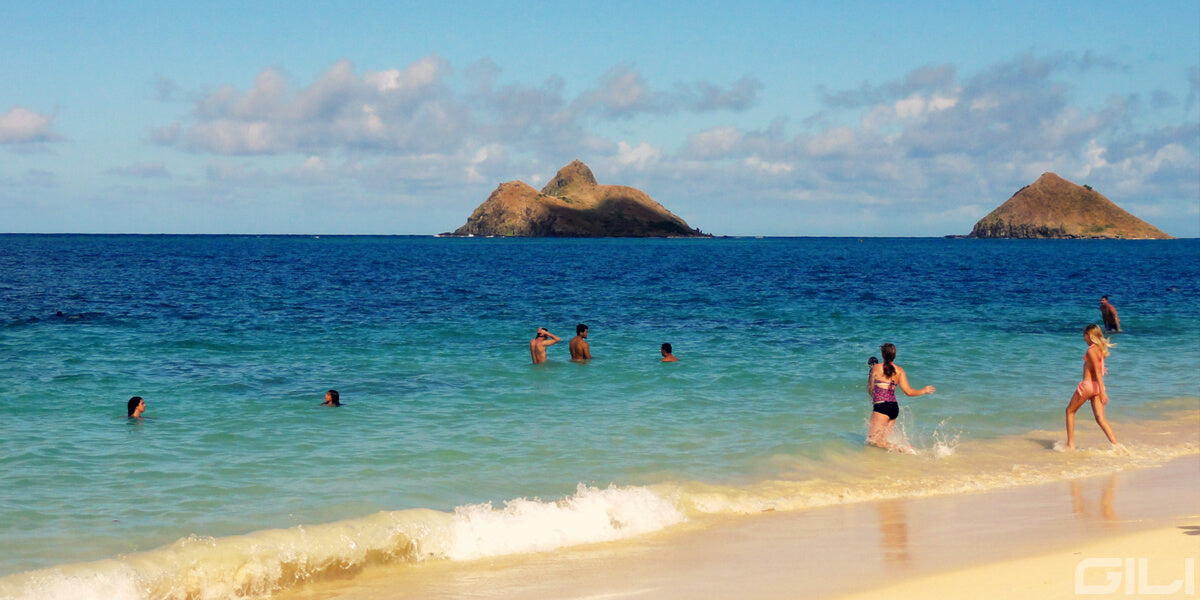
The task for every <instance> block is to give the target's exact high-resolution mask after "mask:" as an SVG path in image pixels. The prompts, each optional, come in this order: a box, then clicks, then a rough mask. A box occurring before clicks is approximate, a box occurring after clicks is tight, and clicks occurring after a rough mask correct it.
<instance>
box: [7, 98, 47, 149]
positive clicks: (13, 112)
mask: <svg viewBox="0 0 1200 600" xmlns="http://www.w3.org/2000/svg"><path fill="white" fill-rule="evenodd" d="M53 123H54V117H53V116H49V115H43V114H39V113H35V112H33V111H31V110H28V109H26V108H23V107H20V106H14V107H12V108H10V109H9V110H8V112H6V113H4V114H3V115H0V144H38V143H46V142H57V141H61V140H62V139H63V137H62V136H61V135H59V134H57V133H55V132H54V131H51V128H50V127H51V125H52V124H53Z"/></svg>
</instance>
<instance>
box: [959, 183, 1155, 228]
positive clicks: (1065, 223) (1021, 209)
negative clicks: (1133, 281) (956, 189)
mask: <svg viewBox="0 0 1200 600" xmlns="http://www.w3.org/2000/svg"><path fill="white" fill-rule="evenodd" d="M966 237H971V238H1025V239H1030V238H1061V239H1125V240H1134V239H1138V240H1145V239H1151V240H1167V239H1172V238H1171V236H1169V235H1167V234H1165V233H1163V232H1162V231H1161V230H1160V229H1158V228H1157V227H1155V226H1153V225H1151V224H1149V223H1147V222H1145V221H1143V220H1141V219H1139V218H1137V217H1135V216H1133V215H1132V214H1129V213H1128V212H1127V211H1125V209H1123V208H1121V207H1120V206H1117V205H1116V204H1115V203H1113V201H1112V200H1109V199H1108V198H1105V197H1104V196H1103V195H1102V194H1100V193H1099V192H1097V191H1096V190H1093V189H1092V188H1091V187H1090V186H1086V185H1077V184H1075V183H1071V182H1070V181H1067V180H1066V179H1063V178H1062V177H1059V176H1058V175H1055V174H1054V173H1043V174H1042V176H1041V177H1039V178H1038V180H1037V181H1035V182H1033V183H1032V184H1030V185H1027V186H1025V187H1023V188H1021V189H1020V190H1018V191H1017V193H1015V194H1013V195H1012V197H1011V198H1009V199H1008V201H1006V202H1005V203H1004V204H1001V205H1000V206H999V207H998V208H996V210H993V211H992V212H991V213H988V215H987V216H986V217H984V218H982V219H980V220H979V222H978V223H975V228H974V229H972V230H971V234H970V235H968V236H966Z"/></svg>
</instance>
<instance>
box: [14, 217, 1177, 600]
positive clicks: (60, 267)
mask: <svg viewBox="0 0 1200 600" xmlns="http://www.w3.org/2000/svg"><path fill="white" fill-rule="evenodd" d="M1198 259H1200V243H1198V241H1197V240H1176V241H1168V242H1130V241H1126V242H1109V241H986V240H947V239H875V238H869V239H862V240H859V239H712V240H548V239H534V240H528V239H439V238H426V237H298V236H297V237H239V236H197V237H189V236H0V272H2V273H3V274H4V275H3V278H2V279H0V298H2V299H3V304H2V305H0V356H3V357H4V360H3V361H0V378H2V380H3V381H4V382H6V387H7V393H6V394H5V400H4V402H3V403H2V404H0V406H3V410H4V425H3V429H2V431H3V434H2V436H0V539H2V540H3V541H4V543H3V544H0V576H2V575H5V574H15V573H20V572H23V571H29V570H34V569H46V568H50V567H56V566H62V565H72V564H76V563H86V562H88V561H97V560H101V559H109V558H115V557H119V556H129V555H134V556H142V557H149V558H144V560H145V561H148V562H154V561H155V560H161V554H156V552H158V553H161V549H162V548H163V547H178V546H179V544H184V545H186V543H187V540H188V539H189V536H192V537H191V538H190V539H192V540H218V545H220V543H219V541H220V540H229V539H231V536H241V535H244V534H252V533H254V532H262V531H264V530H273V529H285V530H286V529H288V528H296V527H303V528H306V530H314V531H315V530H316V529H317V528H319V527H320V526H322V524H330V523H336V522H350V523H352V524H353V525H352V526H351V527H352V528H353V529H355V530H356V531H358V532H359V533H356V534H355V535H360V534H361V535H368V534H363V533H361V532H363V531H368V530H370V531H374V533H371V534H370V535H381V536H384V537H386V536H393V535H397V534H396V532H397V531H401V530H404V531H407V530H406V529H404V527H400V526H398V525H397V524H396V520H395V519H392V520H391V521H388V523H387V524H385V525H380V526H379V529H378V531H376V530H374V529H372V528H373V527H374V525H370V523H373V521H372V519H381V518H383V517H380V516H379V513H380V511H386V512H385V514H394V513H396V511H400V512H401V513H403V515H404V517H403V519H400V520H402V521H404V522H405V523H407V524H408V525H406V527H407V526H410V525H412V523H413V522H414V520H420V519H418V518H417V516H416V514H417V513H414V512H412V511H413V510H415V509H432V510H433V511H437V513H438V514H439V515H449V514H455V510H456V507H457V508H458V514H459V515H460V516H461V515H462V514H463V513H464V512H467V511H469V510H471V509H469V508H464V507H472V506H475V505H480V504H485V503H492V504H493V506H495V507H496V508H497V509H498V508H500V507H501V506H502V505H503V504H504V503H505V502H506V501H511V500H514V499H519V498H530V499H533V498H540V499H544V500H546V501H548V502H550V504H553V502H552V501H553V500H554V499H560V498H575V499H576V500H581V501H582V500H588V501H591V500H593V499H596V498H597V497H598V496H597V495H600V496H602V495H603V493H604V492H603V490H605V489H607V488H608V486H609V485H610V484H615V485H616V486H619V488H620V489H636V490H646V489H651V490H659V489H661V486H663V485H665V484H671V485H681V486H683V487H682V488H681V489H689V487H688V486H696V485H703V486H722V489H725V490H740V492H736V493H731V492H728V491H727V492H725V496H726V497H731V494H732V495H739V494H741V493H743V492H746V490H759V488H757V487H756V486H758V485H759V484H761V483H762V482H765V481H772V480H780V479H786V480H804V479H806V478H811V479H815V477H814V476H813V473H816V472H820V471H821V470H823V469H831V470H836V466H837V465H842V464H846V463H847V462H849V463H851V464H852V463H854V462H864V461H866V462H868V463H870V462H871V461H878V460H883V459H886V458H887V457H886V455H884V454H882V453H880V452H878V451H872V450H868V449H865V448H863V445H862V440H863V436H864V433H865V421H866V417H867V415H868V413H869V401H868V400H867V396H866V393H865V391H864V385H863V384H864V377H865V372H866V371H865V368H866V367H865V361H866V359H867V357H869V356H871V355H873V354H875V355H877V354H878V350H877V348H878V346H879V344H881V343H884V342H894V343H896V344H897V346H898V347H899V357H898V359H897V362H898V363H899V364H901V365H903V366H904V367H905V368H906V370H907V371H908V373H909V376H910V378H911V380H912V382H913V383H914V384H915V385H917V386H924V385H927V384H932V385H935V386H937V388H938V391H937V393H936V394H934V395H932V396H924V397H920V398H914V399H904V398H902V399H901V404H902V405H903V406H905V412H904V415H903V416H902V419H901V423H902V429H903V431H904V432H905V434H906V435H907V436H908V438H909V440H910V441H911V442H913V443H914V445H916V446H917V447H918V448H921V449H924V450H928V451H931V452H932V451H933V449H934V447H935V446H938V445H939V444H941V445H943V446H944V445H945V440H946V439H947V438H952V439H953V440H955V444H969V443H975V442H978V443H987V442H989V441H993V440H1003V439H1004V438H1005V437H1006V436H1016V435H1021V434H1024V433H1026V432H1029V431H1033V430H1039V429H1044V430H1051V431H1056V430H1057V429H1058V428H1059V427H1060V421H1061V411H1062V407H1063V406H1064V405H1065V404H1066V401H1067V399H1068V398H1069V397H1070V394H1071V391H1072V390H1073V388H1074V385H1075V382H1077V381H1078V378H1079V375H1080V371H1081V364H1082V361H1081V357H1082V355H1083V351H1084V349H1085V346H1084V344H1083V341H1082V339H1081V331H1082V328H1083V326H1084V325H1086V324H1088V323H1091V322H1094V321H1098V319H1099V311H1098V308H1097V304H1098V300H1099V297H1100V295H1101V294H1110V296H1111V298H1112V300H1113V303H1114V304H1115V305H1116V306H1117V307H1118V309H1119V310H1120V314H1121V321H1122V324H1123V326H1124V328H1125V330H1126V332H1125V333H1123V334H1120V335H1117V336H1115V341H1116V342H1117V347H1116V349H1115V350H1114V352H1113V355H1112V356H1111V357H1110V359H1109V361H1108V366H1109V368H1110V369H1111V375H1110V378H1109V380H1108V388H1109V393H1110V396H1112V398H1113V400H1114V402H1113V405H1112V407H1111V408H1110V417H1111V418H1112V419H1113V421H1114V424H1115V425H1116V426H1117V430H1118V433H1120V432H1121V427H1120V425H1121V423H1122V421H1123V420H1124V421H1129V420H1133V419H1153V418H1157V417H1159V416H1160V415H1162V414H1164V411H1165V410H1166V409H1165V408H1164V407H1168V406H1169V407H1172V408H1179V407H1180V406H1183V407H1194V406H1195V405H1196V402H1195V398H1196V396H1197V388H1196V384H1195V373H1196V372H1197V370H1196V366H1197V364H1198V363H1200V360H1198V359H1200V353H1198V352H1197V349H1196V341H1197V340H1198V339H1200V302H1197V301H1196V298H1197V297H1198V293H1200V260H1198ZM60 311H61V313H62V314H61V315H59V314H58V313H59V312H60ZM577 323H587V324H588V325H589V326H590V338H589V340H590V342H591V347H592V353H593V355H594V356H595V359H594V360H593V361H591V362H590V363H587V364H575V363H571V362H569V361H568V356H567V347H566V346H567V344H566V340H567V339H569V338H570V337H571V336H572V335H573V334H574V326H575V325H576V324H577ZM539 326H546V327H548V328H550V330H551V331H553V332H554V333H556V334H558V335H560V336H561V337H562V338H563V343H561V344H559V345H557V346H553V347H552V348H551V349H550V362H549V363H547V364H544V365H539V366H533V365H530V364H529V353H528V341H529V339H530V338H531V337H532V336H533V333H534V331H535V329H536V328H537V327H539ZM662 342H671V343H672V344H673V345H674V347H675V353H676V355H677V356H678V357H679V358H680V362H679V363H675V364H662V363H659V362H658V358H659V356H658V347H659V345H660V344H661V343H662ZM329 388H336V389H338V390H339V391H340V392H341V395H342V401H343V403H344V406H343V407H341V408H336V409H333V408H324V407H321V406H320V403H321V400H322V398H323V395H324V392H325V390H326V389H329ZM133 395H139V396H143V397H144V398H145V399H146V402H147V406H148V411H147V413H146V417H147V418H146V419H145V420H143V421H129V420H128V419H126V418H125V416H124V414H125V413H124V411H125V401H126V400H127V399H128V398H129V397H130V396H133ZM1178 399H1184V400H1183V401H1182V403H1181V402H1180V401H1178ZM1086 421H1087V419H1086V418H1082V419H1081V428H1086V427H1089V426H1091V427H1092V428H1093V429H1094V425H1091V424H1084V423H1085V422H1086ZM951 450H953V448H952V449H951ZM965 454H967V453H965V452H964V451H962V450H959V451H958V455H959V457H958V458H959V459H960V460H965V459H964V458H963V456H964V455H965ZM1023 460H1024V459H1023ZM798 465H803V468H801V467H799V466H798ZM979 468H982V467H979ZM680 482H683V483H680ZM580 484H584V486H585V487H584V488H579V487H578V486H579V485H580ZM839 485H842V484H839ZM656 486H659V487H656ZM746 493H748V492H746ZM753 493H754V494H758V496H759V497H758V500H756V502H759V503H765V504H770V505H772V506H774V504H773V503H774V502H782V501H783V500H784V499H781V498H773V497H765V496H763V494H764V492H761V491H754V492H753ZM662 495H663V494H662V493H659V494H658V497H661V496H662ZM604 501H608V500H604ZM615 503H616V504H622V503H624V504H626V505H629V506H637V507H638V510H641V511H642V513H646V512H647V511H648V512H654V511H656V510H658V509H657V508H656V507H657V504H655V500H654V499H646V498H643V497H642V496H637V495H627V496H622V497H621V498H620V499H618V500H616V501H615ZM561 504H562V503H561V502H560V503H559V504H558V505H561ZM676 504H679V502H676ZM683 504H685V505H687V506H688V507H691V509H693V510H694V509H695V508H696V503H695V502H683ZM546 505H547V504H546V503H545V502H544V503H542V504H540V505H538V506H546ZM558 505H555V506H558ZM647 506H650V508H647ZM681 510H682V512H683V513H685V515H686V513H688V510H687V509H681ZM404 511H409V512H404ZM667 512H670V509H667ZM431 518H432V519H433V520H432V521H429V520H426V521H421V523H423V524H422V525H420V526H419V527H424V528H426V529H429V528H431V527H434V526H433V525H430V523H440V522H441V521H439V519H441V518H442V517H436V518H434V517H431ZM674 520H677V519H675V517H673V516H667V517H664V518H663V520H662V521H661V523H660V524H662V523H665V524H669V523H670V522H674ZM413 526H414V527H416V526H415V525H413ZM437 526H438V527H440V526H441V525H437ZM647 527H648V528H650V529H652V528H653V526H651V525H648V526H647ZM385 534H386V535H385ZM314 535H315V534H314ZM494 535H495V536H498V537H501V538H503V537H505V536H508V535H516V534H511V533H505V532H504V531H500V532H499V533H495V534H494ZM587 535H590V534H587ZM587 535H584V537H585V538H586V539H594V536H593V537H591V538H589V537H587ZM339 536H340V537H339ZM405 536H407V537H406V538H405V539H406V540H408V541H411V540H412V539H415V538H413V535H410V534H408V533H405ZM481 537H482V536H481ZM344 538H345V534H344V533H338V534H336V535H332V536H331V538H330V539H329V540H325V541H324V542H323V544H327V545H329V546H337V544H338V543H339V542H338V541H337V540H338V539H344ZM177 540H184V541H183V542H177ZM293 542H294V540H293V541H292V542H284V544H285V545H287V544H293ZM206 543H207V542H206ZM256 543H259V544H260V545H261V542H256ZM381 543H383V544H385V545H387V544H394V543H395V542H394V540H393V541H386V542H381ZM405 543H407V542H405ZM504 543H506V542H504V541H502V543H501V545H503V544H504ZM172 544H174V545H175V546H172ZM401 545H403V544H401ZM517 545H518V546H519V544H517ZM418 546H419V544H418ZM325 551H328V552H334V553H336V552H337V551H336V550H322V552H325ZM389 552H392V551H390V550H389ZM397 553H402V552H399V551H396V552H392V554H397ZM443 554H448V555H451V556H456V555H455V554H454V553H453V552H448V553H443ZM465 555H471V553H470V552H465ZM155 557H159V558H155ZM189 560H195V559H189ZM313 560H315V559H313ZM339 560H343V562H344V561H345V560H349V559H339ZM143 567H144V565H143ZM123 568H124V567H123ZM139 568H142V567H139ZM156 568H157V567H156ZM101 570H102V569H101ZM217 570H219V569H217ZM131 572H135V575H131V576H130V577H133V578H134V579H136V578H137V577H141V576H142V575H138V574H136V573H141V572H142V571H139V570H138V569H133V571H131ZM0 583H2V581H0ZM272 585H274V584H272ZM130 589H133V588H130ZM256 589H257V588H256ZM263 589H266V590H267V591H269V589H273V588H271V586H270V585H268V586H267V587H266V588H263ZM0 591H2V586H0ZM66 593H67V592H62V593H56V592H48V591H45V590H42V592H39V593H33V592H29V594H28V595H29V597H68V596H66V595H63V594H66ZM239 593H240V592H239ZM255 593H267V592H262V591H261V590H259V591H258V592H255ZM132 594H133V595H132V596H130V597H169V596H170V595H169V594H166V595H159V596H154V594H150V595H146V593H143V591H135V592H132ZM0 595H2V594H0ZM218 596H219V595H218ZM218 596H214V597H218Z"/></svg>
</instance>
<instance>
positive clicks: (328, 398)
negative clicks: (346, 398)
mask: <svg viewBox="0 0 1200 600" xmlns="http://www.w3.org/2000/svg"><path fill="white" fill-rule="evenodd" d="M341 405H342V395H341V394H339V393H338V391H337V390H329V391H328V392H325V401H324V402H322V403H321V406H341Z"/></svg>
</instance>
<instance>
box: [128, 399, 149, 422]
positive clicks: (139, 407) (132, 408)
mask: <svg viewBox="0 0 1200 600" xmlns="http://www.w3.org/2000/svg"><path fill="white" fill-rule="evenodd" d="M125 408H126V411H127V412H128V416H129V418H131V419H133V418H138V417H141V416H142V413H144V412H146V401H145V400H143V399H142V397H141V396H134V397H132V398H130V399H129V402H128V403H127V404H126V405H125Z"/></svg>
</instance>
